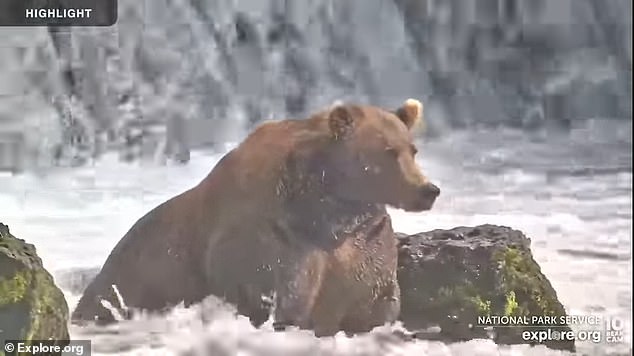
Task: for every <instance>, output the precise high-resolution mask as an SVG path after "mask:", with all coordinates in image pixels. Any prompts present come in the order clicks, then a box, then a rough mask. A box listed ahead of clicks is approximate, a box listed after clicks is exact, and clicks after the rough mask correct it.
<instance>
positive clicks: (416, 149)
mask: <svg viewBox="0 0 634 356" xmlns="http://www.w3.org/2000/svg"><path fill="white" fill-rule="evenodd" d="M409 149H410V151H411V152H412V156H416V154H417V153H418V148H416V146H414V145H409Z"/></svg>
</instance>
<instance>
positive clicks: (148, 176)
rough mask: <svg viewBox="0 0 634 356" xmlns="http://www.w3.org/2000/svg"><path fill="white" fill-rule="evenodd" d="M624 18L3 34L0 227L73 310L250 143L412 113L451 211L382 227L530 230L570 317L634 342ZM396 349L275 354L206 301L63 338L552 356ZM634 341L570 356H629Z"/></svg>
mask: <svg viewBox="0 0 634 356" xmlns="http://www.w3.org/2000/svg"><path fill="white" fill-rule="evenodd" d="M631 11H632V9H631V1H629V0H477V1H476V0H464V1H462V0H461V1H452V0H443V1H440V0H350V1H335V0H315V1H301V0H298V1H295V0H261V1H256V0H253V1H248V0H215V1H203V0H145V1H137V0H119V22H118V24H117V25H116V26H113V27H110V28H62V29H57V30H51V29H46V28H0V170H3V169H7V168H8V169H9V170H21V169H24V170H25V171H26V172H25V173H24V174H20V175H11V174H5V175H0V209H2V210H1V211H0V221H2V222H3V223H5V224H8V225H9V226H10V228H11V230H12V232H13V233H14V234H15V235H16V236H19V237H21V238H24V239H27V240H28V241H29V242H32V243H34V244H35V245H36V246H37V248H38V253H39V254H40V255H41V256H42V258H43V261H44V264H45V266H46V267H47V268H48V269H49V270H50V271H52V272H53V274H54V275H55V277H56V280H57V282H58V283H59V284H60V285H61V286H62V288H63V289H64V292H65V293H66V296H67V300H68V301H69V304H70V306H71V307H72V306H73V305H74V303H75V302H76V301H77V299H78V297H79V295H80V293H81V289H82V288H83V287H85V285H86V283H87V279H88V278H89V277H90V276H91V275H92V274H94V271H95V269H98V268H99V267H100V266H101V264H102V263H103V262H104V260H105V258H106V257H107V255H108V253H109V252H110V250H111V249H112V247H113V246H114V245H115V244H116V242H117V241H118V240H119V239H120V238H121V237H122V236H123V235H124V234H125V232H126V231H127V230H128V229H129V227H130V226H131V225H132V224H133V223H134V222H135V221H136V220H137V219H138V218H139V217H140V216H142V215H143V214H145V213H146V212H147V211H148V210H150V209H152V208H153V207H155V206H156V205H157V204H159V203H161V202H163V201H165V200H166V199H168V198H170V197H172V196H173V195H176V194H178V193H180V192H182V191H183V190H185V189H187V188H189V187H191V186H192V185H194V184H196V183H197V182H198V181H199V180H200V179H202V178H203V177H204V176H205V175H206V174H207V173H208V172H209V170H210V169H211V168H212V167H213V166H214V164H215V163H216V162H217V160H218V159H219V158H220V156H221V155H222V154H223V153H224V152H226V151H227V150H228V149H229V146H226V143H227V142H237V141H239V140H241V139H242V138H244V136H245V134H246V132H247V131H248V129H250V127H252V125H253V124H254V123H255V122H257V121H261V120H264V119H268V118H281V117H302V116H303V115H306V114H307V113H309V112H312V111H314V110H315V109H318V108H321V107H323V106H325V105H329V104H330V103H332V102H333V101H334V100H354V101H358V102H367V103H372V104H376V105H382V106H387V107H395V106H396V105H398V104H400V103H401V102H402V101H403V99H405V98H407V97H414V98H419V99H422V100H423V102H424V103H425V110H426V117H427V121H428V128H429V132H430V134H431V135H429V136H431V137H428V138H427V140H426V141H425V142H424V143H423V144H422V149H421V165H422V166H423V168H424V171H425V172H426V174H428V175H429V176H430V177H431V178H432V179H433V180H434V181H435V183H437V184H438V185H439V186H440V187H441V189H442V192H443V193H442V195H441V197H440V198H439V200H438V202H437V203H436V205H435V207H434V208H433V210H432V211H430V212H426V213H422V214H408V213H404V212H402V211H397V210H393V211H391V213H392V215H393V218H394V225H395V228H396V230H398V231H402V232H408V233H414V232H420V231H425V230H429V229H433V228H450V227H454V226H458V225H475V224H480V223H492V224H502V225H507V226H511V227H513V228H517V229H520V230H522V231H524V232H525V233H526V234H527V235H528V236H529V237H531V239H532V248H533V251H534V254H535V257H536V259H537V261H538V262H539V264H540V265H541V267H542V270H543V271H544V272H545V274H546V276H547V277H548V278H549V279H550V280H551V282H552V284H553V286H554V288H555V289H556V291H557V293H558V296H559V298H560V299H561V301H562V302H563V304H564V305H565V307H566V309H567V311H568V312H569V313H570V314H593V315H597V314H600V315H616V316H620V317H622V318H624V319H626V320H627V321H628V322H630V325H631V318H630V313H631V300H632V284H631V282H629V281H630V280H631V278H632V269H631V266H632V262H631V257H632V256H631V241H632V214H631V209H632V155H631V151H632V134H631V132H632V107H631V95H632V89H631V88H632V79H631V78H632V77H631V66H632V47H631V41H632V22H631V18H630V16H629V14H630V13H631ZM189 150H192V151H191V157H189V158H190V159H189V163H188V164H186V165H179V164H171V162H173V160H180V161H187V160H188V156H189ZM121 158H126V159H127V160H128V161H132V163H123V162H122V160H121ZM166 158H167V160H166ZM162 163H168V164H162ZM69 166H74V168H70V167H69ZM64 167H66V168H64ZM0 174H3V173H0ZM573 327H575V326H573ZM398 328H399V326H393V327H384V328H378V329H376V330H375V331H373V332H371V333H369V334H367V335H362V336H357V337H355V338H346V337H344V336H342V335H338V336H336V337H335V338H326V339H316V338H314V337H312V336H311V335H310V333H308V332H300V331H287V332H284V333H274V332H273V331H272V326H271V325H270V323H268V324H265V325H264V326H263V327H262V328H260V329H254V328H253V327H252V326H251V325H250V324H249V323H248V321H246V320H245V319H244V318H241V317H235V316H234V315H233V314H232V313H231V312H230V308H228V307H226V306H222V305H220V304H219V303H218V302H217V301H216V300H214V299H210V300H208V301H207V302H206V303H204V304H203V305H201V306H197V307H193V308H189V309H184V308H176V309H175V310H174V311H173V312H171V313H169V314H168V315H166V316H163V317H157V316H143V317H140V318H138V319H137V320H132V321H126V322H122V323H120V324H117V325H115V326H111V327H107V328H104V327H77V326H72V328H71V334H72V336H73V337H74V338H88V339H91V340H92V342H93V347H94V350H93V351H94V353H95V354H138V355H147V354H168V355H171V354H175V353H178V352H181V351H182V352H185V354H189V355H195V354H200V355H208V354H211V355H235V354H240V355H295V354H297V355H300V354H301V355H303V354H309V355H312V354H317V355H405V354H407V355H409V354H415V355H420V354H423V355H425V354H428V355H433V356H439V355H449V354H451V355H544V354H558V352H555V351H551V350H547V349H545V348H543V347H539V348H529V347H528V346H525V345H516V346H511V347H507V346H504V347H502V346H498V345H495V344H494V343H493V342H491V341H488V340H473V341H470V342H466V343H455V344H450V345H445V344H442V343H438V342H427V341H419V342H409V343H404V342H403V341H401V339H399V338H397V337H395V336H394V330H395V329H398ZM577 328H582V326H578V327H577ZM626 339H627V340H626V342H625V343H623V344H615V345H607V346H606V345H605V344H599V345H594V344H592V343H581V344H580V345H579V349H580V351H581V352H582V353H585V354H589V355H603V354H621V355H626V354H631V335H627V338H626ZM186 352H189V353H186Z"/></svg>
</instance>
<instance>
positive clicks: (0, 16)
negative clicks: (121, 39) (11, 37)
mask: <svg viewBox="0 0 634 356" xmlns="http://www.w3.org/2000/svg"><path fill="white" fill-rule="evenodd" d="M116 22H117V0H1V1H0V26H112V25H114V24H115V23H116Z"/></svg>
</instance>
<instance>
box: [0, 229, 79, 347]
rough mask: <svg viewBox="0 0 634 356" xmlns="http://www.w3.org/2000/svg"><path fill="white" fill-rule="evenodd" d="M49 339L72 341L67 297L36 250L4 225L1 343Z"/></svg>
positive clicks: (0, 272)
mask: <svg viewBox="0 0 634 356" xmlns="http://www.w3.org/2000/svg"><path fill="white" fill-rule="evenodd" d="M47 339H51V340H59V342H57V343H58V344H60V345H64V344H66V343H67V342H68V341H67V340H68V339H69V335H68V305H67V304H66V300H65V299H64V295H63V294H62V291H61V290H60V289H59V288H57V286H56V285H55V283H54V281H53V277H51V275H50V274H49V273H48V272H47V271H46V270H45V269H44V267H43V266H42V260H41V259H40V258H39V257H38V256H37V252H36V250H35V247H34V246H33V245H31V244H28V243H26V242H24V240H20V239H17V238H15V237H14V236H13V235H11V233H10V232H9V228H8V227H7V226H6V225H4V224H2V223H0V343H2V344H3V341H2V340H47ZM0 354H1V352H0Z"/></svg>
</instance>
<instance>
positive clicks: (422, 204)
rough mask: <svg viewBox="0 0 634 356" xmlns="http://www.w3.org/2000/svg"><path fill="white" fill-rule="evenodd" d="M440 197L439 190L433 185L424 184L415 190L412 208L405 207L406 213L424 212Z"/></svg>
mask: <svg viewBox="0 0 634 356" xmlns="http://www.w3.org/2000/svg"><path fill="white" fill-rule="evenodd" d="M439 195H440V188H438V186H436V185H435V184H433V183H425V184H423V185H422V186H420V187H419V188H418V189H417V192H416V194H415V196H414V201H413V204H412V206H410V207H408V208H407V207H406V208H405V210H408V211H425V210H429V209H431V207H432V206H433V205H434V202H435V201H436V198H437V197H438V196H439Z"/></svg>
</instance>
